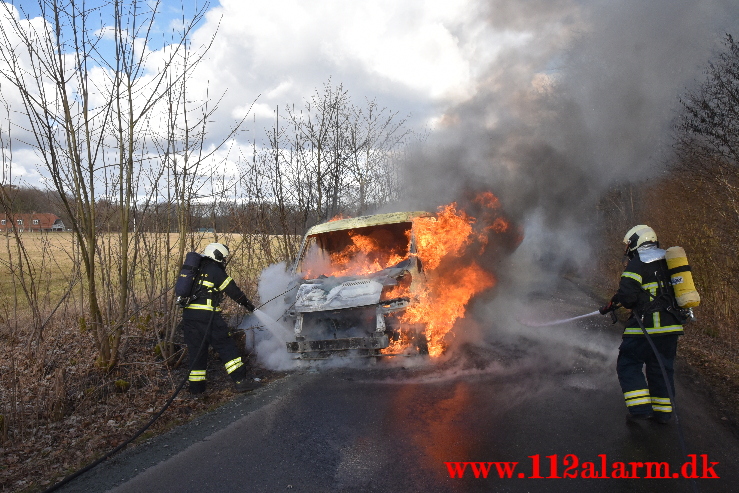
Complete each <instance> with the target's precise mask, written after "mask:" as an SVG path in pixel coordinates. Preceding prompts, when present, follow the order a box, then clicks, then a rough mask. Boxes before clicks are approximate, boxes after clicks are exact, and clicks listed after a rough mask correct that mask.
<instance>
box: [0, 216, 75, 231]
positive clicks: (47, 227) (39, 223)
mask: <svg viewBox="0 0 739 493" xmlns="http://www.w3.org/2000/svg"><path fill="white" fill-rule="evenodd" d="M13 224H15V227H16V228H17V229H18V231H21V232H22V231H64V223H63V222H62V220H61V219H60V218H59V216H57V215H56V214H51V213H49V212H40V213H37V212H34V213H32V214H13V215H11V216H8V215H6V214H0V232H5V231H11V230H12V229H13V226H12V225H13Z"/></svg>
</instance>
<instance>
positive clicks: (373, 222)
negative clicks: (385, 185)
mask: <svg viewBox="0 0 739 493" xmlns="http://www.w3.org/2000/svg"><path fill="white" fill-rule="evenodd" d="M416 217H433V214H431V213H430V212H425V211H411V212H390V213H387V214H373V215H371V216H359V217H350V218H347V219H337V220H335V221H329V222H327V223H323V224H317V225H316V226H313V227H312V228H310V229H309V230H308V233H306V235H307V236H311V235H317V234H320V233H328V232H330V231H341V230H345V229H357V228H366V227H368V226H379V225H381V224H396V223H405V222H410V221H412V220H413V219H414V218H416Z"/></svg>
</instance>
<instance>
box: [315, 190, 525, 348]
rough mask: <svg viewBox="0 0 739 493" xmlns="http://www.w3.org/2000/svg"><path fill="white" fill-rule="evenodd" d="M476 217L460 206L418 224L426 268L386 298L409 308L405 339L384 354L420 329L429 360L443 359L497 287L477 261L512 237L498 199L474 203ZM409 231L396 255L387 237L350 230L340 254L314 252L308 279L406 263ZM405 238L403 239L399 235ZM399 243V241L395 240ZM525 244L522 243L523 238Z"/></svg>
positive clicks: (403, 323) (403, 322) (486, 196)
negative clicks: (474, 308) (463, 324)
mask: <svg viewBox="0 0 739 493" xmlns="http://www.w3.org/2000/svg"><path fill="white" fill-rule="evenodd" d="M473 207H475V210H476V215H477V218H475V217H472V216H470V215H468V214H467V213H466V212H465V211H464V210H461V209H460V208H459V206H458V205H457V203H451V204H448V205H445V206H442V207H439V210H438V213H437V214H436V215H435V216H433V217H417V218H415V219H413V229H412V231H413V235H414V238H413V239H414V241H415V245H416V253H415V254H416V256H417V258H418V260H419V261H420V265H421V266H422V273H420V274H416V275H420V276H421V277H422V278H423V279H414V282H410V280H409V279H408V277H409V276H406V278H404V279H403V280H401V282H400V283H399V285H397V286H394V287H393V288H392V289H388V290H387V292H385V293H384V294H383V297H384V299H386V300H389V299H394V298H409V299H410V300H411V303H410V305H409V307H408V308H407V309H406V310H405V311H404V312H401V313H400V314H399V315H396V316H397V317H398V322H399V323H400V337H399V338H398V339H397V340H394V341H392V342H391V345H390V347H388V348H385V349H384V350H383V351H382V352H383V353H384V354H398V353H400V352H402V351H404V350H405V349H406V348H407V347H409V346H410V345H411V344H412V343H413V338H414V334H415V332H416V331H418V330H422V331H425V335H426V340H427V343H428V351H429V355H431V356H432V357H436V356H439V355H441V354H442V353H443V352H444V350H445V348H446V346H447V344H448V342H449V341H448V340H447V336H448V334H449V333H450V331H451V330H452V328H453V327H454V324H455V323H456V321H457V320H458V319H460V318H463V317H464V316H465V313H466V309H467V305H468V303H469V302H470V300H471V299H472V297H474V296H475V295H477V294H478V293H480V292H482V291H484V290H486V289H490V288H492V287H493V286H494V285H495V277H494V275H493V274H492V273H491V272H489V271H487V270H485V269H484V268H483V267H481V266H480V264H479V263H478V262H477V261H476V259H477V258H479V257H480V256H481V255H483V254H484V253H485V251H486V249H487V248H488V247H489V246H490V245H491V244H494V242H491V238H493V236H494V235H503V234H506V232H509V233H511V232H510V231H509V229H510V225H509V223H508V221H507V220H506V219H505V218H503V217H502V214H501V212H500V210H499V208H500V204H499V201H498V198H497V197H495V195H493V194H492V193H490V192H485V193H481V194H479V195H478V196H477V197H476V198H475V199H474V200H473ZM410 233H411V232H410V230H409V231H407V232H406V242H405V243H406V245H405V246H404V247H397V246H396V249H395V250H393V249H392V248H391V247H389V246H388V245H389V244H390V243H392V242H389V241H387V239H386V238H378V237H376V236H373V234H370V235H369V236H366V235H363V234H360V233H358V232H356V231H349V232H348V236H349V244H348V245H346V246H345V247H344V248H343V249H342V250H341V251H339V252H334V253H330V255H329V258H323V259H321V258H320V254H319V253H318V252H319V251H320V250H319V249H317V248H316V250H315V252H313V253H311V252H309V254H308V256H307V257H308V258H307V259H306V262H305V263H304V268H303V275H304V277H306V278H314V277H317V276H318V275H321V274H323V275H326V276H350V275H351V276H354V275H366V274H371V273H374V272H378V271H380V270H383V269H386V268H388V267H391V266H393V265H396V264H398V263H399V262H401V261H403V260H405V259H407V258H408V257H409V255H411V252H410V243H411V242H410V240H411V238H410ZM400 237H401V238H402V235H401V236H400ZM396 240H397V238H396ZM518 241H519V242H520V238H519V239H518Z"/></svg>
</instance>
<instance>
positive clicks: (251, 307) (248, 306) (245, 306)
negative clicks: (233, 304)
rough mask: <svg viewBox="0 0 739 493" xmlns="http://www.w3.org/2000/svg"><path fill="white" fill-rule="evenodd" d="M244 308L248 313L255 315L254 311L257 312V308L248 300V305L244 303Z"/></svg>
mask: <svg viewBox="0 0 739 493" xmlns="http://www.w3.org/2000/svg"><path fill="white" fill-rule="evenodd" d="M243 306H244V308H246V311H248V312H249V313H253V312H254V310H256V307H255V306H254V305H253V304H252V302H251V301H249V300H246V303H244V305H243Z"/></svg>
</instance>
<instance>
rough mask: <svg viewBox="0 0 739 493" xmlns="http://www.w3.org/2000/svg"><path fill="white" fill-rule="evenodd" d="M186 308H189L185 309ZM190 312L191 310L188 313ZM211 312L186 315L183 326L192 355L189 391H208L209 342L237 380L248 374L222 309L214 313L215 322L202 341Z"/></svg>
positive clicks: (227, 369) (232, 376)
mask: <svg viewBox="0 0 739 493" xmlns="http://www.w3.org/2000/svg"><path fill="white" fill-rule="evenodd" d="M185 311H186V312H187V309H186V310H185ZM188 315H189V314H188ZM209 320H210V312H204V313H198V314H197V315H196V316H187V315H185V316H183V318H182V328H183V331H184V334H185V343H186V344H187V351H188V354H189V355H190V367H191V370H190V378H189V386H190V387H189V388H190V393H192V394H199V393H201V392H204V391H205V372H206V368H207V366H208V345H210V346H212V347H213V349H215V350H216V351H217V352H218V355H219V356H220V357H221V361H224V366H225V367H226V372H227V373H228V374H229V376H230V377H231V378H232V379H233V381H234V382H237V381H239V380H242V379H243V378H244V377H246V367H245V366H244V363H243V361H241V356H240V355H239V351H238V349H237V348H236V343H235V342H234V341H233V339H231V337H230V336H229V335H228V326H227V325H226V322H225V321H224V320H223V317H222V316H221V314H220V313H215V314H214V315H213V322H212V326H211V328H210V333H209V334H208V338H207V340H206V342H205V344H203V338H204V337H205V335H206V333H207V332H208V321H209Z"/></svg>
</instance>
